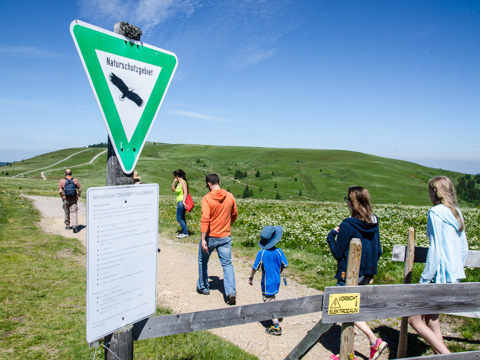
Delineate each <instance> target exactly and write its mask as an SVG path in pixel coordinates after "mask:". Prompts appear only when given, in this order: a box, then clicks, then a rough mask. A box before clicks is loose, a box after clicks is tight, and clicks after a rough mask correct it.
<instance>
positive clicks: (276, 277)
mask: <svg viewBox="0 0 480 360" xmlns="http://www.w3.org/2000/svg"><path fill="white" fill-rule="evenodd" d="M282 265H283V267H288V261H287V257H286V256H285V254H284V253H283V251H282V250H281V249H279V248H277V247H273V248H271V249H263V250H260V251H259V252H258V253H257V258H256V259H255V264H253V269H254V270H258V269H259V268H260V267H262V283H261V284H262V294H263V295H275V294H278V290H279V289H280V280H281V276H280V273H281V270H282Z"/></svg>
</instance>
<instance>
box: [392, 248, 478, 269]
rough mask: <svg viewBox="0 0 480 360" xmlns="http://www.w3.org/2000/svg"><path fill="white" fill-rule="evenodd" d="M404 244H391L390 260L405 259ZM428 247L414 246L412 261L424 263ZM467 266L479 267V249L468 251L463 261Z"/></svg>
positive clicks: (402, 260)
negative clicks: (465, 259)
mask: <svg viewBox="0 0 480 360" xmlns="http://www.w3.org/2000/svg"><path fill="white" fill-rule="evenodd" d="M406 249H407V247H406V246H403V245H393V250H392V260H393V261H401V262H404V261H405V254H406ZM427 254H428V247H419V246H415V256H414V258H413V262H416V263H425V261H426V260H427ZM465 266H467V267H480V251H473V250H470V251H469V252H468V256H467V261H466V263H465Z"/></svg>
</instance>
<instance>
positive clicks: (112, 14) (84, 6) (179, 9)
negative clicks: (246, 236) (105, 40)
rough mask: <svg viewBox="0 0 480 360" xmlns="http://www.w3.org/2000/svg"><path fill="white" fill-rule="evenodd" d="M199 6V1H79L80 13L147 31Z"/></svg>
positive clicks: (189, 12) (191, 12)
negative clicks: (129, 24)
mask: <svg viewBox="0 0 480 360" xmlns="http://www.w3.org/2000/svg"><path fill="white" fill-rule="evenodd" d="M199 5H200V0H139V1H135V0H109V1H98V0H80V11H81V13H82V14H84V15H87V16H90V17H92V18H94V19H101V20H102V21H105V19H110V20H114V21H115V22H118V21H127V22H129V23H131V24H132V25H135V26H138V27H140V28H141V29H142V31H147V30H148V29H150V28H153V27H155V26H157V25H159V24H161V23H163V22H164V21H166V20H168V19H170V18H171V17H174V16H177V15H187V16H189V15H191V14H193V12H194V11H195V9H196V7H198V6H199Z"/></svg>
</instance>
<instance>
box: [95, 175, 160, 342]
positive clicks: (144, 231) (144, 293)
mask: <svg viewBox="0 0 480 360" xmlns="http://www.w3.org/2000/svg"><path fill="white" fill-rule="evenodd" d="M157 246H158V184H144V185H126V186H110V187H99V188H89V189H88V191H87V341H88V342H89V343H91V342H94V341H95V340H98V339H101V338H103V337H104V336H106V335H108V334H111V333H113V332H115V331H116V330H118V329H121V328H122V327H124V326H127V325H129V324H133V323H135V322H137V321H140V320H142V319H145V318H147V317H149V316H152V315H153V314H155V311H156V292H157V291H156V285H157V249H158V247H157Z"/></svg>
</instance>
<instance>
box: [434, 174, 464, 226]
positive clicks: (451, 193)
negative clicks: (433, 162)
mask: <svg viewBox="0 0 480 360" xmlns="http://www.w3.org/2000/svg"><path fill="white" fill-rule="evenodd" d="M428 186H429V187H430V188H431V189H433V190H434V192H435V200H437V201H439V202H440V203H442V204H443V205H445V206H446V207H448V208H449V209H450V210H451V211H452V213H453V216H455V219H457V221H458V223H459V224H460V228H459V231H460V232H462V231H463V230H464V229H465V223H464V222H463V219H462V216H461V215H460V212H459V211H458V203H457V195H456V193H455V187H454V186H453V183H452V181H451V180H450V179H449V178H448V177H446V176H443V175H439V176H435V177H433V178H431V179H430V180H428Z"/></svg>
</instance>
